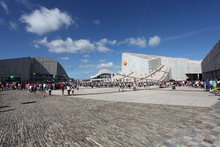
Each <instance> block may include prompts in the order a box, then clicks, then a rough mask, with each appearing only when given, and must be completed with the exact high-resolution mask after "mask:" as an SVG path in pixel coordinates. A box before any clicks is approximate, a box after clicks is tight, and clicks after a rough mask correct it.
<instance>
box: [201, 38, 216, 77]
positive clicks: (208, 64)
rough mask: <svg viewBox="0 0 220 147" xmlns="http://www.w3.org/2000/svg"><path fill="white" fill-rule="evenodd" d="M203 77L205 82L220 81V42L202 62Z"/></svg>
mask: <svg viewBox="0 0 220 147" xmlns="http://www.w3.org/2000/svg"><path fill="white" fill-rule="evenodd" d="M202 77H203V79H204V80H206V79H209V80H211V79H212V80H215V79H218V80H219V79H220V40H219V41H218V42H217V43H216V44H215V46H214V47H213V48H212V49H211V51H210V52H209V53H208V55H207V56H206V57H205V58H204V59H203V61H202Z"/></svg>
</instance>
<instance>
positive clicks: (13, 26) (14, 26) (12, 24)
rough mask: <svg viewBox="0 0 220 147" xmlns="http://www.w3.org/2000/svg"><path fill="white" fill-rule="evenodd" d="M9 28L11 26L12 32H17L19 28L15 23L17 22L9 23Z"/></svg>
mask: <svg viewBox="0 0 220 147" xmlns="http://www.w3.org/2000/svg"><path fill="white" fill-rule="evenodd" d="M9 26H10V28H11V29H12V30H17V28H18V25H17V23H15V22H13V21H10V22H9Z"/></svg>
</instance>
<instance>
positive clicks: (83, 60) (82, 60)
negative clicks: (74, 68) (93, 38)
mask: <svg viewBox="0 0 220 147" xmlns="http://www.w3.org/2000/svg"><path fill="white" fill-rule="evenodd" d="M80 61H81V62H83V63H87V62H89V60H87V59H81V60H80Z"/></svg>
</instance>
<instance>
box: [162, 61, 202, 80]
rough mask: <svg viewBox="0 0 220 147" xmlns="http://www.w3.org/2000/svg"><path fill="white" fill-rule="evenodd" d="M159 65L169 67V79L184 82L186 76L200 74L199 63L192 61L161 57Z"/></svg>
mask: <svg viewBox="0 0 220 147" xmlns="http://www.w3.org/2000/svg"><path fill="white" fill-rule="evenodd" d="M161 64H163V65H168V66H170V68H171V70H170V77H169V78H170V79H174V80H186V79H187V76H186V74H188V73H189V74H190V73H191V74H199V73H201V61H193V60H189V59H187V58H169V57H161Z"/></svg>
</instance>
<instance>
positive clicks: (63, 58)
mask: <svg viewBox="0 0 220 147" xmlns="http://www.w3.org/2000/svg"><path fill="white" fill-rule="evenodd" d="M60 59H61V60H65V61H66V60H70V57H60Z"/></svg>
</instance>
